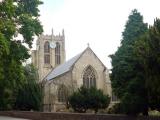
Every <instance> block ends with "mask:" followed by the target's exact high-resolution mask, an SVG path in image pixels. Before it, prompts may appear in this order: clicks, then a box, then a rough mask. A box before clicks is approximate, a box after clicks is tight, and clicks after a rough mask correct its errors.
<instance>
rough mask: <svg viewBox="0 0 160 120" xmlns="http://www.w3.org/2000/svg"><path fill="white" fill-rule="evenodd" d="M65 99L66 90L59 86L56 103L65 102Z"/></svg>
mask: <svg viewBox="0 0 160 120" xmlns="http://www.w3.org/2000/svg"><path fill="white" fill-rule="evenodd" d="M66 98H67V88H66V87H65V86H64V85H61V86H60V87H59V89H58V102H65V101H66Z"/></svg>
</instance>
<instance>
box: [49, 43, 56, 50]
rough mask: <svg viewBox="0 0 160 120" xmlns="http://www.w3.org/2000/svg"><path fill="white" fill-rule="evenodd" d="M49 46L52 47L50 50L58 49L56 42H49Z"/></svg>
mask: <svg viewBox="0 0 160 120" xmlns="http://www.w3.org/2000/svg"><path fill="white" fill-rule="evenodd" d="M49 46H50V48H52V49H53V48H56V43H55V42H53V41H51V42H49Z"/></svg>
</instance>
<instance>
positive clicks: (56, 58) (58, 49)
mask: <svg viewBox="0 0 160 120" xmlns="http://www.w3.org/2000/svg"><path fill="white" fill-rule="evenodd" d="M55 62H56V65H59V64H60V63H61V56H60V44H59V43H58V42H57V43H56V48H55Z"/></svg>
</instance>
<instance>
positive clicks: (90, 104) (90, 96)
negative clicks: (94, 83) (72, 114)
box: [69, 87, 110, 113]
mask: <svg viewBox="0 0 160 120" xmlns="http://www.w3.org/2000/svg"><path fill="white" fill-rule="evenodd" d="M109 103H110V98H109V96H108V95H104V94H103V92H102V91H101V90H98V89H96V88H94V87H91V88H85V87H81V88H80V89H78V91H76V92H74V93H73V94H72V95H71V96H70V97H69V104H70V105H71V107H72V108H73V109H74V111H76V112H86V110H87V109H93V110H94V111H95V113H97V112H98V109H105V108H107V107H108V105H109Z"/></svg>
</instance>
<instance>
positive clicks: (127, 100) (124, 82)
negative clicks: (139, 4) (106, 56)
mask: <svg viewBox="0 0 160 120" xmlns="http://www.w3.org/2000/svg"><path fill="white" fill-rule="evenodd" d="M147 30H148V28H147V24H145V23H143V17H142V15H141V14H140V13H139V12H138V11H137V10H133V11H132V12H131V14H130V15H129V17H128V21H127V23H126V25H125V29H124V32H123V33H122V41H121V46H120V47H119V48H118V50H117V51H116V52H115V54H114V55H111V59H112V67H113V68H112V74H111V81H112V88H113V91H114V92H115V94H116V95H117V96H118V97H119V99H120V101H121V106H123V110H124V112H125V113H127V114H138V113H140V112H143V114H145V115H147V114H148V100H147V89H146V88H145V78H144V76H143V74H144V70H143V69H142V68H141V66H140V65H139V64H138V63H139V62H137V61H138V59H137V57H136V55H135V52H134V44H135V42H136V41H137V39H138V38H139V37H140V36H142V35H143V34H145V33H146V32H147Z"/></svg>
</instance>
